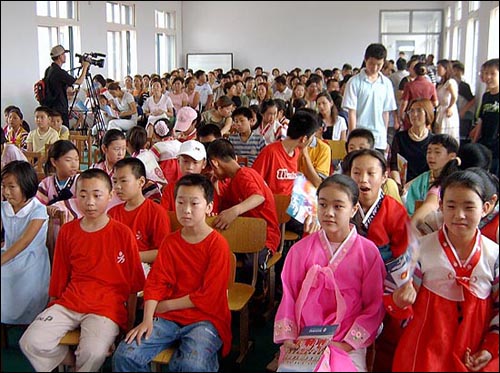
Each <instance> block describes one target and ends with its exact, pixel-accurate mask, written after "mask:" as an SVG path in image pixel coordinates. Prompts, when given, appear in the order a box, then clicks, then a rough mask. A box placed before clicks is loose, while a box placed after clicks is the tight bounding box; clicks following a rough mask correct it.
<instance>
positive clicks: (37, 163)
mask: <svg viewBox="0 0 500 373" xmlns="http://www.w3.org/2000/svg"><path fill="white" fill-rule="evenodd" d="M23 154H24V156H25V157H26V159H27V160H28V162H29V163H30V164H31V165H32V166H33V168H34V169H35V172H36V176H37V178H38V182H40V181H42V180H43V179H44V178H45V171H44V170H43V165H44V163H45V162H46V156H45V154H43V152H29V151H23Z"/></svg>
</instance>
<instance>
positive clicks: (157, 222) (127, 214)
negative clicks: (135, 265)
mask: <svg viewBox="0 0 500 373" xmlns="http://www.w3.org/2000/svg"><path fill="white" fill-rule="evenodd" d="M125 205H126V204H125V203H123V204H121V205H118V206H115V207H113V208H112V209H111V210H109V211H108V215H109V216H111V217H112V218H113V219H116V220H118V221H119V222H121V223H123V224H125V225H126V226H127V227H129V228H130V229H131V230H132V233H133V234H134V235H135V238H136V239H137V246H138V247H139V251H148V250H155V249H158V248H159V247H160V245H161V242H162V241H163V239H164V238H165V236H166V235H168V234H169V233H170V220H169V218H168V214H167V212H166V211H165V210H164V209H162V208H161V206H160V205H158V204H157V203H155V202H153V201H151V200H150V199H146V200H145V201H144V202H143V203H142V205H140V206H139V207H137V208H136V209H134V210H132V211H127V210H125Z"/></svg>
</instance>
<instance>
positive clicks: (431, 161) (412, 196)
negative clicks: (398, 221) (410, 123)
mask: <svg viewBox="0 0 500 373" xmlns="http://www.w3.org/2000/svg"><path fill="white" fill-rule="evenodd" d="M458 147H459V144H458V141H457V140H456V139H455V138H454V137H452V136H450V135H447V134H444V133H441V134H436V135H434V136H432V138H431V140H430V142H429V145H428V147H427V155H426V160H427V165H428V166H429V171H426V172H424V173H422V174H420V175H419V176H417V177H415V178H413V179H412V180H411V181H410V182H409V183H407V184H406V186H405V189H406V190H407V191H408V192H407V193H406V196H404V195H403V198H404V200H405V202H404V204H405V206H406V211H408V215H410V216H412V215H413V213H414V212H415V202H416V201H419V200H420V201H423V200H425V197H426V196H427V192H428V191H429V189H430V187H431V186H432V184H433V183H434V180H436V178H437V177H438V176H439V175H440V173H441V170H442V169H443V167H444V165H445V164H446V163H448V161H450V160H452V159H454V158H456V157H457V153H458Z"/></svg>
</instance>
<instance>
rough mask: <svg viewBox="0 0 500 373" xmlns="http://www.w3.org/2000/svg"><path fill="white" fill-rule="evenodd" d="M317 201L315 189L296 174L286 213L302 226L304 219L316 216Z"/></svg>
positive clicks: (305, 179) (301, 176) (304, 178)
mask: <svg viewBox="0 0 500 373" xmlns="http://www.w3.org/2000/svg"><path fill="white" fill-rule="evenodd" d="M317 207H318V201H317V199H316V188H315V187H314V185H313V184H312V183H311V182H310V181H309V180H307V178H306V177H305V176H304V175H303V174H300V173H299V174H298V175H297V177H296V178H295V180H294V182H293V190H292V196H291V199H290V205H289V206H288V208H287V210H286V213H287V214H288V215H290V216H291V217H292V218H294V219H295V220H297V221H299V222H301V223H302V224H304V221H305V220H306V217H307V216H308V215H309V216H317Z"/></svg>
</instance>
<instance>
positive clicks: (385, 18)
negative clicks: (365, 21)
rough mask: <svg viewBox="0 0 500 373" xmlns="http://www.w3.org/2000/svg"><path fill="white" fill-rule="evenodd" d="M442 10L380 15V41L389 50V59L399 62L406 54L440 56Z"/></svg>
mask: <svg viewBox="0 0 500 373" xmlns="http://www.w3.org/2000/svg"><path fill="white" fill-rule="evenodd" d="M442 18H443V11H442V10H409V11H381V12H380V40H381V43H382V44H384V45H385V47H386V48H387V58H388V59H394V60H396V59H397V58H398V56H399V52H400V51H403V52H405V54H406V55H407V56H408V58H409V57H410V56H412V55H414V54H434V55H435V56H438V55H440V53H439V44H440V36H441V31H442Z"/></svg>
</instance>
